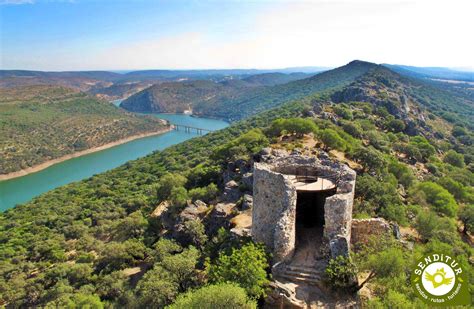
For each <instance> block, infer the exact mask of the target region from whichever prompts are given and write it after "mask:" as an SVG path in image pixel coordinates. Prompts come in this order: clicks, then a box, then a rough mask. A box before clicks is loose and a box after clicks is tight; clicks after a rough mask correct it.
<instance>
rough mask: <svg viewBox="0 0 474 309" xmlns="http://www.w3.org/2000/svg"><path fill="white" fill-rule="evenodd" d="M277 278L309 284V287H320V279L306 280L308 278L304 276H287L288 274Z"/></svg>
mask: <svg viewBox="0 0 474 309" xmlns="http://www.w3.org/2000/svg"><path fill="white" fill-rule="evenodd" d="M278 276H279V277H282V278H285V279H287V280H290V281H299V282H304V283H306V284H311V285H317V286H319V285H321V279H320V278H318V279H316V278H308V277H304V276H297V275H289V274H285V273H283V274H279V275H278Z"/></svg>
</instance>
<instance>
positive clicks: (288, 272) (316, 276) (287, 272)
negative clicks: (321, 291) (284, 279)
mask: <svg viewBox="0 0 474 309" xmlns="http://www.w3.org/2000/svg"><path fill="white" fill-rule="evenodd" d="M283 274H285V275H288V276H295V277H302V278H308V279H314V280H321V275H320V274H314V273H311V274H309V273H304V272H299V271H291V270H285V271H284V272H283Z"/></svg>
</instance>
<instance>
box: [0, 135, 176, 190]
mask: <svg viewBox="0 0 474 309" xmlns="http://www.w3.org/2000/svg"><path fill="white" fill-rule="evenodd" d="M171 130H173V126H169V127H166V128H164V129H162V130H158V131H154V132H148V133H142V134H137V135H133V136H130V137H127V138H123V139H120V140H118V141H115V142H111V143H108V144H105V145H102V146H98V147H94V148H90V149H86V150H82V151H78V152H74V153H71V154H68V155H65V156H62V157H59V158H56V159H53V160H49V161H46V162H43V163H41V164H38V165H35V166H32V167H28V168H26V169H23V170H19V171H16V172H12V173H8V174H0V181H2V180H10V179H14V178H18V177H22V176H26V175H28V174H32V173H36V172H39V171H41V170H44V169H46V168H48V167H50V166H52V165H54V164H57V163H61V162H64V161H67V160H70V159H73V158H77V157H81V156H84V155H87V154H90V153H94V152H97V151H101V150H105V149H108V148H112V147H115V146H118V145H121V144H125V143H128V142H131V141H133V140H136V139H140V138H144V137H149V136H154V135H160V134H164V133H166V132H169V131H171Z"/></svg>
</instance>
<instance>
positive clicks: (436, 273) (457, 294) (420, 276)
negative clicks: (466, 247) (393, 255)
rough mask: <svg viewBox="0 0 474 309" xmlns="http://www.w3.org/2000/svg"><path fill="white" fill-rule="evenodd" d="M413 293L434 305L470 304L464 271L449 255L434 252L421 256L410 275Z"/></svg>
mask: <svg viewBox="0 0 474 309" xmlns="http://www.w3.org/2000/svg"><path fill="white" fill-rule="evenodd" d="M411 282H412V286H413V289H414V290H415V293H416V294H417V295H418V296H419V297H420V298H421V299H422V300H423V301H425V302H426V303H428V304H430V305H435V306H452V305H468V304H470V294H469V289H468V286H467V278H466V273H465V272H464V271H463V269H462V267H461V265H460V264H459V263H458V262H457V261H456V260H455V259H454V258H452V257H451V256H449V255H445V254H441V253H435V254H431V255H428V256H425V257H423V258H421V259H420V260H419V261H418V262H417V264H416V267H415V269H414V270H413V272H412V275H411Z"/></svg>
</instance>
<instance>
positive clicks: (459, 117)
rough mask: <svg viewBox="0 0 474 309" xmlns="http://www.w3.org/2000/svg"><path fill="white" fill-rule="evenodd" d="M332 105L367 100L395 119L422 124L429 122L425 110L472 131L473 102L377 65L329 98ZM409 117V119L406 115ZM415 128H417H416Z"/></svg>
mask: <svg viewBox="0 0 474 309" xmlns="http://www.w3.org/2000/svg"><path fill="white" fill-rule="evenodd" d="M332 99H333V100H334V101H335V102H351V101H352V102H354V101H361V102H366V101H369V102H371V103H374V104H378V105H382V106H384V107H385V108H386V109H387V110H388V111H389V112H390V113H391V114H392V115H395V116H396V117H397V118H400V119H404V120H405V121H409V122H408V124H409V125H410V126H413V128H416V126H415V125H413V123H412V121H415V122H417V123H418V124H422V123H424V122H426V121H430V119H429V118H428V117H425V114H424V113H422V111H429V112H432V113H434V114H436V115H437V116H440V117H442V118H444V119H445V120H448V121H450V122H453V123H459V124H463V125H466V126H468V127H470V128H471V129H472V128H473V125H472V124H473V122H474V100H473V99H471V98H470V97H468V96H465V95H463V94H460V93H454V92H452V91H445V90H443V89H440V88H439V87H436V86H435V85H433V84H431V83H425V82H423V81H421V80H419V79H414V78H409V77H405V76H401V75H399V74H397V73H395V72H393V71H391V70H389V69H387V68H385V67H383V66H379V67H377V68H375V69H373V70H371V71H369V72H367V73H366V74H364V75H363V76H361V77H360V78H358V79H357V80H356V81H354V82H353V83H351V84H350V85H348V86H347V87H344V88H343V89H341V90H340V91H337V92H335V93H334V94H333V95H332ZM409 114H412V115H411V116H410V117H411V119H409V117H408V115H409ZM418 128H419V126H418Z"/></svg>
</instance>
